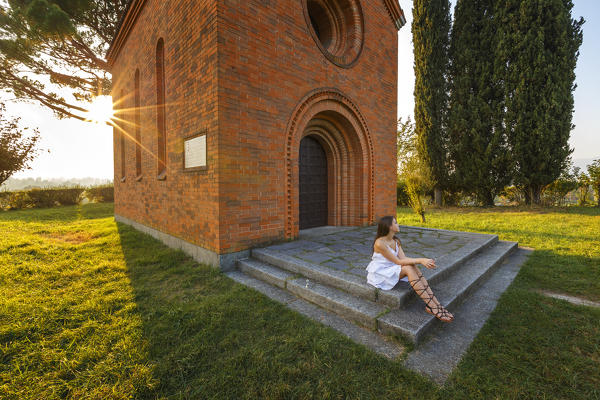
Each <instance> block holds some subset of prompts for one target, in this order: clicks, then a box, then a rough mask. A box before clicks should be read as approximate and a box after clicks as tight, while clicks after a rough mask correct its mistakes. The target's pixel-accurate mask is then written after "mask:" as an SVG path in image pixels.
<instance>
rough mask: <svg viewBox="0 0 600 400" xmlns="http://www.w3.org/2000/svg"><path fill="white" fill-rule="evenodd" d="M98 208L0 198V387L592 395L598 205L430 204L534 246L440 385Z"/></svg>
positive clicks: (43, 395)
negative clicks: (13, 204) (19, 205)
mask: <svg viewBox="0 0 600 400" xmlns="http://www.w3.org/2000/svg"><path fill="white" fill-rule="evenodd" d="M112 212H113V210H112V205H111V204H89V205H86V206H81V207H62V208H54V209H48V210H31V211H18V212H4V213H0V398H2V399H58V398H93V399H107V398H108V399H113V398H115V399H118V398H123V399H127V398H147V399H156V398H169V399H180V398H181V399H183V398H191V399H194V398H231V399H239V398H335V399H337V398H342V399H343V398H375V399H387V398H416V399H419V398H423V399H432V398H433V399H436V398H439V399H445V398H456V399H464V398H482V399H489V398H501V399H504V398H569V399H570V398H581V399H590V398H600V391H599V389H598V388H599V387H600V329H599V328H600V322H599V321H600V311H599V310H597V309H593V308H590V307H582V306H574V305H571V304H569V303H566V302H564V301H560V300H554V299H551V298H547V297H545V296H542V295H540V294H538V293H537V292H536V291H537V290H538V289H547V290H552V291H557V292H561V293H566V294H572V295H577V296H580V297H583V298H587V299H590V300H595V301H598V300H600V286H599V279H598V273H599V272H600V271H599V269H600V268H599V266H600V239H599V237H600V212H599V211H598V210H593V209H589V208H586V209H581V208H572V209H567V210H559V211H554V210H538V211H527V210H510V209H508V210H496V209H494V210H476V209H467V210H462V209H460V210H459V209H452V210H432V211H430V212H429V213H428V215H427V216H428V223H427V225H426V226H428V227H436V228H445V229H456V230H469V231H477V232H486V233H497V234H499V235H500V238H501V239H505V240H518V241H519V242H520V244H521V245H524V246H530V247H534V248H536V251H535V252H534V253H533V255H532V256H531V257H530V259H529V261H528V262H527V264H526V265H525V266H524V267H523V269H522V270H521V272H520V274H519V275H518V276H517V278H516V280H515V282H514V283H513V285H512V286H511V287H510V288H509V290H508V291H507V292H506V293H505V294H504V295H503V296H502V298H501V300H500V303H499V305H498V307H497V309H496V310H495V311H494V313H493V314H492V316H491V318H490V320H489V321H488V323H487V324H486V325H485V326H484V328H483V330H482V331H481V332H480V334H479V336H478V337H477V339H476V340H475V342H474V343H473V344H472V346H471V347H470V349H469V351H468V352H467V354H466V355H465V357H464V359H463V361H462V362H461V364H460V365H459V367H458V368H457V369H456V370H455V373H454V374H453V375H452V377H451V378H450V380H449V381H448V383H447V384H446V386H444V387H439V386H437V385H435V384H434V383H432V382H431V381H429V380H428V379H426V378H424V377H422V376H420V375H417V374H415V373H412V372H410V371H408V370H406V369H404V368H403V367H402V365H401V363H400V362H396V361H390V360H387V359H385V358H383V357H381V356H378V355H376V354H375V353H373V352H371V351H369V350H368V349H366V348H365V347H362V346H360V345H357V344H354V343H353V342H351V341H350V340H348V339H346V338H345V337H344V336H342V335H341V334H339V333H337V332H336V331H334V330H332V329H330V328H327V327H324V326H321V325H320V324H318V323H316V322H313V321H312V320H310V319H307V318H305V317H303V316H301V315H299V314H297V313H295V312H292V311H290V310H287V309H286V308H285V307H283V306H282V305H280V304H278V303H276V302H274V301H271V300H270V299H268V298H266V297H265V296H263V295H261V294H259V293H257V292H254V291H253V290H251V289H248V288H246V287H243V286H241V285H239V284H237V283H234V282H233V281H231V280H230V279H228V278H227V277H225V276H224V275H222V274H220V273H218V272H217V271H215V270H213V269H211V268H209V267H206V266H202V265H198V264H197V263H195V262H194V261H193V260H191V259H190V258H189V257H187V256H186V255H185V254H183V253H182V252H179V251H174V250H171V249H169V248H167V247H165V246H163V245H162V244H160V243H159V242H157V241H155V240H154V239H152V238H150V237H149V236H146V235H143V234H141V233H139V232H137V231H135V230H134V229H132V228H130V227H128V226H125V225H121V224H116V223H115V222H114V219H113V218H112ZM398 217H399V220H400V223H403V224H412V225H420V224H419V223H417V218H416V217H414V216H413V214H411V213H410V212H409V211H408V210H406V209H400V210H399V212H398Z"/></svg>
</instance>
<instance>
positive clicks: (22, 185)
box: [0, 177, 112, 191]
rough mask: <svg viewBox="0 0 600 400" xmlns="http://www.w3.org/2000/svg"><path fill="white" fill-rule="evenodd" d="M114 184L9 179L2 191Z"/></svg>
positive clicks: (105, 181)
mask: <svg viewBox="0 0 600 400" xmlns="http://www.w3.org/2000/svg"><path fill="white" fill-rule="evenodd" d="M108 183H112V179H102V178H91V177H90V178H51V179H42V178H23V179H19V178H8V180H6V182H4V183H3V184H2V185H1V186H0V191H5V190H8V191H15V190H28V189H33V188H48V187H57V186H98V185H105V184H108Z"/></svg>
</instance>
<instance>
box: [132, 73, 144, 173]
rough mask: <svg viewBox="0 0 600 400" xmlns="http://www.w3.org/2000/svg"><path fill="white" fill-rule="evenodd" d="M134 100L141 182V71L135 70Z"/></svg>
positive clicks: (137, 157)
mask: <svg viewBox="0 0 600 400" xmlns="http://www.w3.org/2000/svg"><path fill="white" fill-rule="evenodd" d="M134 86H135V88H134V100H135V115H134V121H133V122H134V124H135V174H136V176H137V179H138V180H139V179H140V178H141V176H142V146H141V142H142V134H141V127H140V70H139V69H136V70H135V77H134Z"/></svg>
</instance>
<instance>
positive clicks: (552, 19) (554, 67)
mask: <svg viewBox="0 0 600 400" xmlns="http://www.w3.org/2000/svg"><path fill="white" fill-rule="evenodd" d="M497 5H498V6H497V10H496V13H495V18H496V27H497V34H498V48H497V52H496V53H495V60H496V68H495V70H496V73H497V79H498V80H500V81H502V84H503V88H504V95H503V97H504V109H503V111H504V120H503V125H502V126H503V128H504V129H505V133H506V135H507V138H508V141H509V144H510V147H511V153H512V157H513V161H514V166H515V170H514V183H515V184H517V185H520V186H522V187H524V188H525V195H526V199H527V201H528V203H535V204H539V202H540V193H541V191H542V189H543V188H544V186H546V185H548V184H549V183H551V182H553V181H554V180H555V179H557V178H558V177H559V175H560V173H561V171H564V170H565V168H566V167H567V163H568V160H569V156H570V154H571V149H570V148H569V144H568V140H569V136H570V132H571V130H572V129H573V125H572V123H571V121H572V115H573V91H574V89H575V84H574V80H575V66H576V63H577V58H578V55H579V47H580V45H581V43H582V39H583V36H582V30H581V26H582V24H583V22H584V21H583V18H582V19H580V20H578V21H577V20H574V19H572V17H571V10H572V8H573V2H572V1H571V0H503V1H500V2H498V3H497Z"/></svg>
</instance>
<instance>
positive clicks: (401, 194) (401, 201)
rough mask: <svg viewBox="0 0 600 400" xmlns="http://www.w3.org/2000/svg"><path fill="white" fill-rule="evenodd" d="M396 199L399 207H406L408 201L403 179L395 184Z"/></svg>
mask: <svg viewBox="0 0 600 400" xmlns="http://www.w3.org/2000/svg"><path fill="white" fill-rule="evenodd" d="M396 198H397V204H398V205H399V206H408V205H409V201H410V199H409V198H408V188H407V187H406V181H405V180H404V179H398V181H397V182H396Z"/></svg>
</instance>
